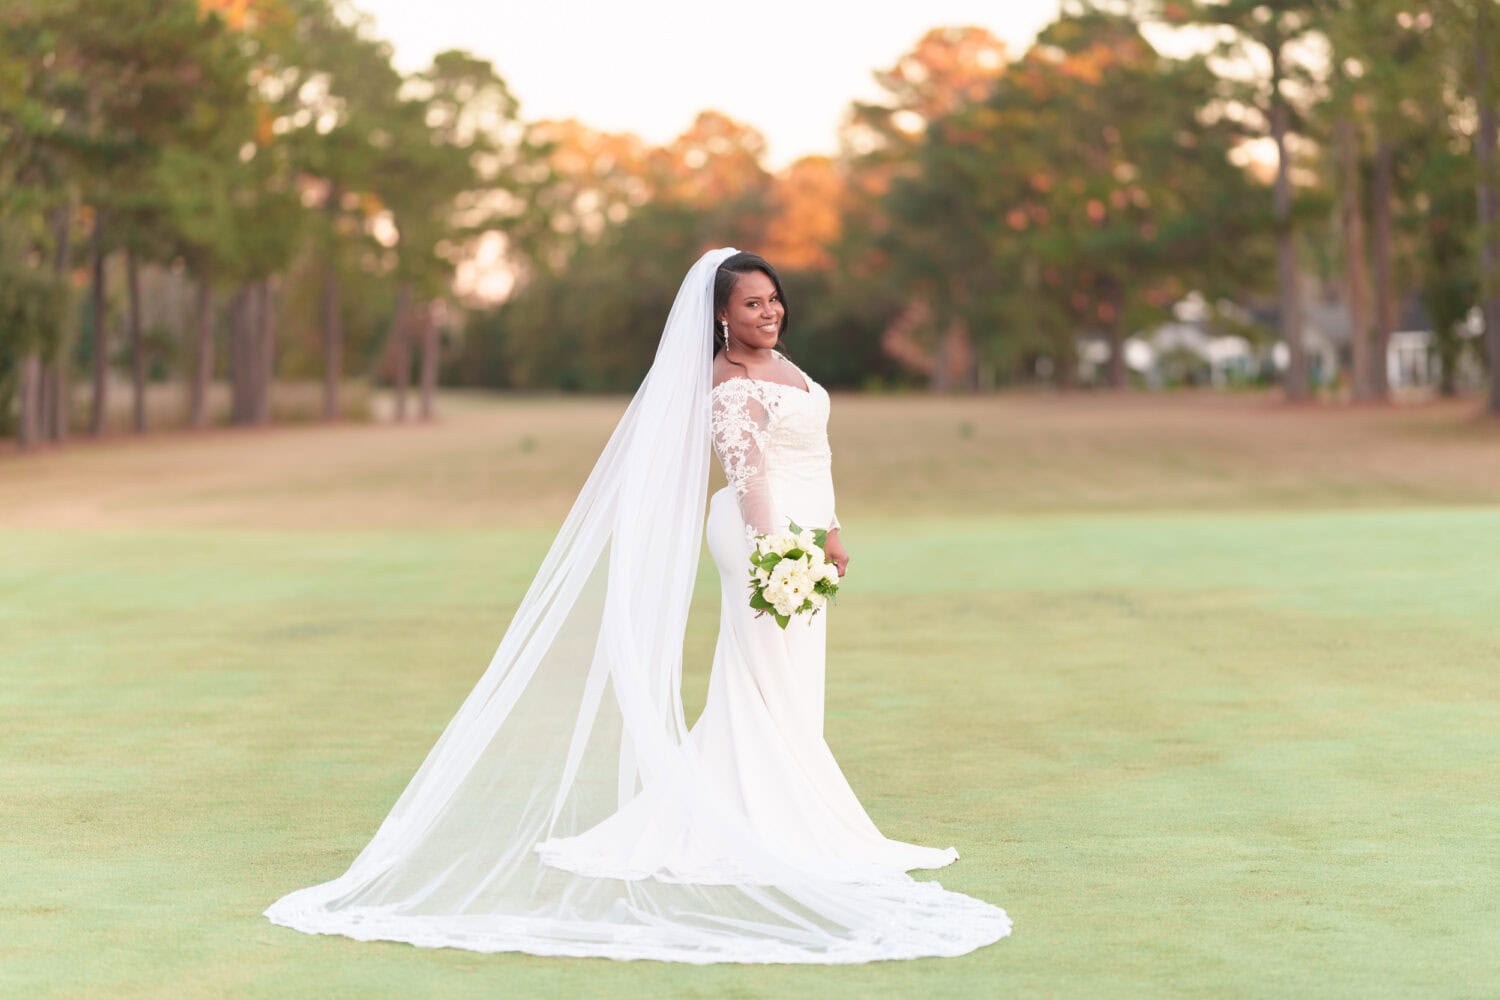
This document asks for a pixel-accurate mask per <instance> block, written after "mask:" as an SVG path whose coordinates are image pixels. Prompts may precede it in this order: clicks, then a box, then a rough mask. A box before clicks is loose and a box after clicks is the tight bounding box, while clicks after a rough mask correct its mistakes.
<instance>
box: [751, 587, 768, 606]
mask: <svg viewBox="0 0 1500 1000" xmlns="http://www.w3.org/2000/svg"><path fill="white" fill-rule="evenodd" d="M750 606H751V607H752V608H754V609H755V610H757V611H770V610H771V602H770V601H768V600H766V595H765V594H763V593H761V592H760V591H759V590H757V591H756V592H755V593H753V594H751V595H750Z"/></svg>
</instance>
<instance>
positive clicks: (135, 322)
mask: <svg viewBox="0 0 1500 1000" xmlns="http://www.w3.org/2000/svg"><path fill="white" fill-rule="evenodd" d="M125 293H126V296H125V297H126V306H127V316H126V321H127V323H128V325H129V332H130V393H131V426H132V427H133V428H134V430H135V432H136V433H137V434H144V433H146V338H145V335H144V333H143V332H142V331H141V270H140V262H139V261H138V260H137V259H136V256H135V249H134V248H132V247H126V248H125Z"/></svg>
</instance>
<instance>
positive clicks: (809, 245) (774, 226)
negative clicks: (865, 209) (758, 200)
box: [765, 156, 844, 271]
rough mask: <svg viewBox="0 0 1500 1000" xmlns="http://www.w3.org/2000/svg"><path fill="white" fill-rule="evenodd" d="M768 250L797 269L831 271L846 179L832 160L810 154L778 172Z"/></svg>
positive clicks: (780, 263) (783, 264) (779, 261)
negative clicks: (833, 245) (830, 248)
mask: <svg viewBox="0 0 1500 1000" xmlns="http://www.w3.org/2000/svg"><path fill="white" fill-rule="evenodd" d="M771 204H772V211H773V213H774V214H773V216H772V218H771V222H770V225H769V226H768V227H767V229H766V244H765V255H766V257H768V258H769V259H771V260H773V261H775V262H776V264H777V265H778V266H779V267H785V268H788V269H791V270H817V271H822V270H827V269H828V268H830V267H832V266H833V260H832V258H831V257H830V255H829V251H828V248H829V246H830V245H831V244H832V243H833V242H834V241H835V240H837V239H838V236H839V220H840V217H841V215H842V213H843V207H844V182H843V179H842V178H841V177H840V176H839V173H838V170H837V169H836V168H835V166H834V163H833V161H832V160H831V159H829V158H828V157H826V156H804V157H803V158H802V159H800V160H798V161H796V162H795V163H793V164H792V165H791V166H789V167H787V168H786V169H785V170H784V171H782V172H781V173H780V174H778V175H777V177H776V180H775V187H774V189H773V190H772V193H771Z"/></svg>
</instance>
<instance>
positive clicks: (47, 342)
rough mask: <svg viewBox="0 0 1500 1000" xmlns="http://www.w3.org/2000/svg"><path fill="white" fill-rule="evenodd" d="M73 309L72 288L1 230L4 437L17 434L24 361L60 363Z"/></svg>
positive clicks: (0, 418) (0, 428) (0, 416)
mask: <svg viewBox="0 0 1500 1000" xmlns="http://www.w3.org/2000/svg"><path fill="white" fill-rule="evenodd" d="M69 304H70V295H69V289H68V286H67V284H66V283H65V282H64V281H63V280H61V279H60V278H58V277H57V276H56V275H55V274H54V273H53V272H52V271H51V270H49V269H45V268H42V267H38V266H36V265H35V264H34V263H32V262H29V261H27V260H26V257H25V254H24V252H23V250H22V249H21V246H20V241H19V240H17V239H16V238H15V237H14V236H13V235H10V234H8V233H7V232H6V231H5V230H0V433H9V431H10V430H11V427H10V419H11V404H12V401H13V400H14V398H15V394H16V389H17V387H18V382H19V377H20V370H21V363H22V360H23V359H24V358H26V357H27V356H29V355H34V356H36V357H39V358H52V357H55V355H56V352H57V350H58V346H59V338H60V337H61V333H62V330H63V325H64V322H65V320H66V317H67V314H68V307H69Z"/></svg>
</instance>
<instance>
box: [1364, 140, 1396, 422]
mask: <svg viewBox="0 0 1500 1000" xmlns="http://www.w3.org/2000/svg"><path fill="white" fill-rule="evenodd" d="M1395 173H1396V167H1395V151H1394V150H1393V149H1392V148H1391V143H1390V140H1388V139H1386V138H1384V137H1381V138H1380V139H1379V141H1378V142H1377V143H1376V145H1375V177H1374V183H1373V189H1372V190H1371V192H1370V197H1371V199H1372V201H1371V205H1370V222H1371V229H1372V230H1373V233H1372V237H1373V239H1372V241H1371V244H1370V250H1371V258H1370V260H1371V264H1372V265H1373V271H1374V279H1375V336H1374V338H1373V339H1372V341H1371V344H1370V346H1371V348H1372V349H1373V352H1374V355H1375V368H1374V370H1373V371H1372V372H1371V374H1372V375H1373V376H1374V378H1373V380H1372V381H1371V383H1370V388H1371V389H1372V391H1373V395H1374V398H1376V399H1388V398H1389V397H1390V394H1391V379H1390V362H1389V361H1388V360H1387V358H1388V357H1389V355H1390V350H1391V334H1393V333H1395V332H1396V322H1397V302H1398V300H1399V298H1400V296H1399V295H1398V294H1397V291H1396V275H1395V273H1394V271H1393V269H1392V267H1391V200H1392V199H1393V198H1394V197H1395V186H1396V185H1395Z"/></svg>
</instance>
